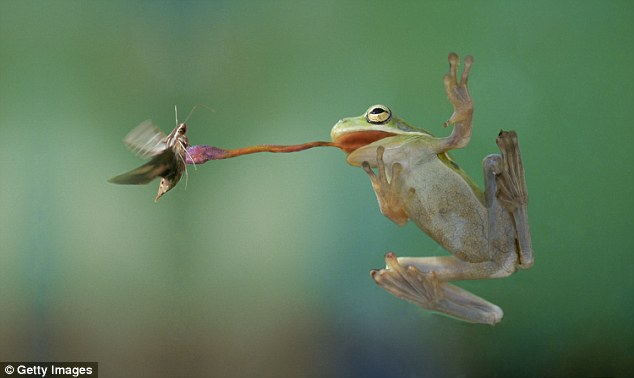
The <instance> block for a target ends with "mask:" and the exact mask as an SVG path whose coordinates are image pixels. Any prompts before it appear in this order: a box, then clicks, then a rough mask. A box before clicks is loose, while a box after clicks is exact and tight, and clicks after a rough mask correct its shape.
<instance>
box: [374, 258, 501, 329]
mask: <svg viewBox="0 0 634 378" xmlns="http://www.w3.org/2000/svg"><path fill="white" fill-rule="evenodd" d="M385 262H386V264H387V266H386V268H385V269H381V270H373V271H371V274H372V278H373V279H374V281H375V282H376V283H377V284H378V285H379V286H381V287H382V288H384V289H385V290H386V291H388V292H389V293H391V294H392V295H394V296H396V297H398V298H402V299H405V300H408V301H410V302H412V303H414V304H417V305H419V306H421V307H423V308H426V309H428V310H432V311H437V312H442V313H444V314H447V315H450V316H453V317H455V318H458V319H460V320H464V321H467V322H473V323H484V324H491V325H494V324H496V323H498V322H500V320H502V317H503V316H504V313H503V312H502V309H501V308H499V307H498V306H496V305H494V304H492V303H490V302H488V301H486V300H484V299H482V298H480V297H478V296H476V295H474V294H471V293H469V292H468V291H466V290H464V289H461V288H459V287H458V286H455V285H452V284H449V283H447V282H444V281H441V280H439V279H438V277H437V275H436V273H434V272H433V271H432V272H423V271H421V270H419V269H418V268H416V267H414V266H411V265H410V266H403V265H401V264H399V262H398V259H397V258H396V256H395V255H394V254H393V253H391V252H390V253H388V254H387V255H386V256H385Z"/></svg>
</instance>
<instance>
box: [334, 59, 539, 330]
mask: <svg viewBox="0 0 634 378" xmlns="http://www.w3.org/2000/svg"><path fill="white" fill-rule="evenodd" d="M448 60H449V72H448V73H447V74H446V75H444V77H443V81H444V86H445V92H446V94H447V98H448V100H449V102H450V103H451V105H452V106H453V114H452V115H451V116H450V117H449V119H448V120H447V121H446V122H445V123H444V126H445V127H447V126H453V128H452V131H451V134H450V135H449V136H447V137H435V136H433V135H432V134H431V133H430V132H428V131H426V130H424V129H421V128H416V127H414V126H412V125H410V124H409V123H407V122H406V121H404V120H402V119H400V118H397V117H396V116H395V115H394V114H393V113H392V111H391V110H390V109H389V108H388V107H387V106H385V105H373V106H370V107H369V108H368V110H367V111H366V112H365V113H364V114H363V115H361V116H358V117H351V118H344V119H341V120H340V121H338V122H337V123H336V124H335V125H334V127H333V128H332V131H331V139H332V141H333V142H334V143H336V144H338V145H339V146H341V147H340V148H342V150H343V151H344V152H345V153H346V154H347V162H348V164H350V165H352V166H354V167H361V168H362V169H363V170H364V171H365V172H366V174H367V175H368V177H369V178H370V182H371V184H372V188H373V189H374V192H375V194H376V198H377V200H378V203H379V208H380V211H381V213H382V214H383V215H385V216H386V217H387V218H389V219H390V220H392V221H393V222H395V223H396V224H398V225H405V224H406V223H407V222H408V221H412V222H413V223H414V224H415V225H416V226H418V228H420V229H421V230H422V231H423V232H425V233H426V234H427V235H429V236H430V237H431V238H432V239H433V240H434V241H436V242H437V243H438V244H439V245H440V246H441V247H443V248H444V249H445V250H446V251H447V252H449V253H450V255H449V256H429V257H397V255H396V254H395V253H394V252H388V253H387V254H386V255H385V264H386V265H385V267H384V268H382V269H374V270H371V272H370V273H371V277H372V278H373V280H374V281H375V282H376V284H378V285H379V286H380V287H382V288H383V289H385V290H386V291H387V292H389V293H391V294H393V295H394V296H396V297H398V298H401V299H404V300H406V301H409V302H412V303H414V304H416V305H419V306H421V307H423V308H424V309H427V310H431V311H433V312H435V313H440V314H444V315H448V316H449V317H453V318H455V319H458V320H462V321H466V322H470V323H480V324H488V325H495V324H497V323H499V322H500V321H501V320H502V318H503V316H504V312H503V311H502V309H501V308H500V307H498V306H497V305H495V304H493V303H491V302H489V301H487V300H486V299H484V298H481V297H479V296H477V295H475V294H473V293H471V292H469V291H467V290H465V289H463V288H461V287H459V286H456V285H455V284H453V283H451V282H454V281H461V280H479V279H489V278H502V277H507V276H509V275H511V274H513V273H514V272H516V271H518V270H520V269H528V268H530V267H531V266H533V263H534V261H533V260H534V257H533V249H532V244H531V236H530V228H529V224H528V192H527V187H526V180H525V175H524V165H523V162H522V157H521V153H520V148H519V142H518V138H517V133H516V132H515V131H513V130H510V131H504V130H501V131H500V132H499V134H498V136H497V138H496V144H497V146H498V148H499V150H500V153H497V154H491V155H488V156H486V157H485V158H484V159H483V162H482V167H483V174H484V189H483V190H482V189H480V188H479V186H478V185H477V184H476V183H475V182H474V181H473V180H472V179H471V178H470V177H469V176H468V175H467V173H466V172H465V171H464V170H462V169H461V168H460V167H459V166H458V164H457V163H456V162H455V161H454V160H453V159H452V158H451V157H450V156H449V151H450V150H453V149H459V148H463V147H466V146H467V145H468V143H469V140H470V138H471V132H472V118H473V100H472V97H471V95H470V93H469V88H468V79H469V74H470V70H471V67H472V65H473V62H474V59H473V57H472V56H466V57H465V58H464V59H463V62H464V68H463V69H462V73H461V74H460V75H459V65H460V58H459V56H458V55H457V54H456V53H450V54H449V57H448Z"/></svg>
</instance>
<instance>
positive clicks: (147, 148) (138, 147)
mask: <svg viewBox="0 0 634 378" xmlns="http://www.w3.org/2000/svg"><path fill="white" fill-rule="evenodd" d="M166 137H167V135H165V133H164V132H162V131H161V129H159V128H158V127H156V126H155V125H154V124H153V123H152V121H151V120H149V119H148V120H146V121H143V122H141V124H139V126H137V127H135V128H134V129H132V131H130V132H129V133H128V135H126V136H125V138H123V143H124V144H125V145H126V147H128V148H129V149H130V150H131V151H132V152H134V153H135V154H136V155H138V156H139V157H141V158H143V159H146V158H149V157H152V156H156V155H158V154H160V153H161V152H163V151H165V149H166V148H167V144H166V143H165V138H166Z"/></svg>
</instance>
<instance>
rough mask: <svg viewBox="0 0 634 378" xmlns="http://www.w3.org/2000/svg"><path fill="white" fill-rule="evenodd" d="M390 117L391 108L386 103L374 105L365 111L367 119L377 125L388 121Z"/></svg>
mask: <svg viewBox="0 0 634 378" xmlns="http://www.w3.org/2000/svg"><path fill="white" fill-rule="evenodd" d="M390 118H392V112H391V111H390V108H388V107H387V106H385V105H372V106H370V108H369V109H368V111H367V112H365V119H366V120H367V121H368V122H370V123H373V124H375V125H380V124H383V123H386V122H388V121H389V120H390Z"/></svg>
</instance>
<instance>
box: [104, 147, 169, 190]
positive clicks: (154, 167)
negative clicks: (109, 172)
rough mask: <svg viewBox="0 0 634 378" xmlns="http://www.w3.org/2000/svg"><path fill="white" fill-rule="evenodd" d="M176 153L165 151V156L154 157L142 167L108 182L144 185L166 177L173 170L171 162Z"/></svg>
mask: <svg viewBox="0 0 634 378" xmlns="http://www.w3.org/2000/svg"><path fill="white" fill-rule="evenodd" d="M173 156H174V153H173V152H172V151H171V150H166V151H164V153H163V154H161V155H158V156H156V157H154V158H153V159H152V160H150V161H149V162H147V163H145V164H143V165H142V166H140V167H138V168H135V169H133V170H131V171H130V172H126V173H124V174H121V175H119V176H115V177H113V178H111V179H110V180H108V181H109V182H111V183H114V184H124V185H142V184H147V183H149V182H150V181H152V180H154V179H155V178H157V177H159V176H164V175H166V174H167V172H168V171H169V170H170V169H171V168H170V166H171V162H172V161H173V160H174V157H173Z"/></svg>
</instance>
